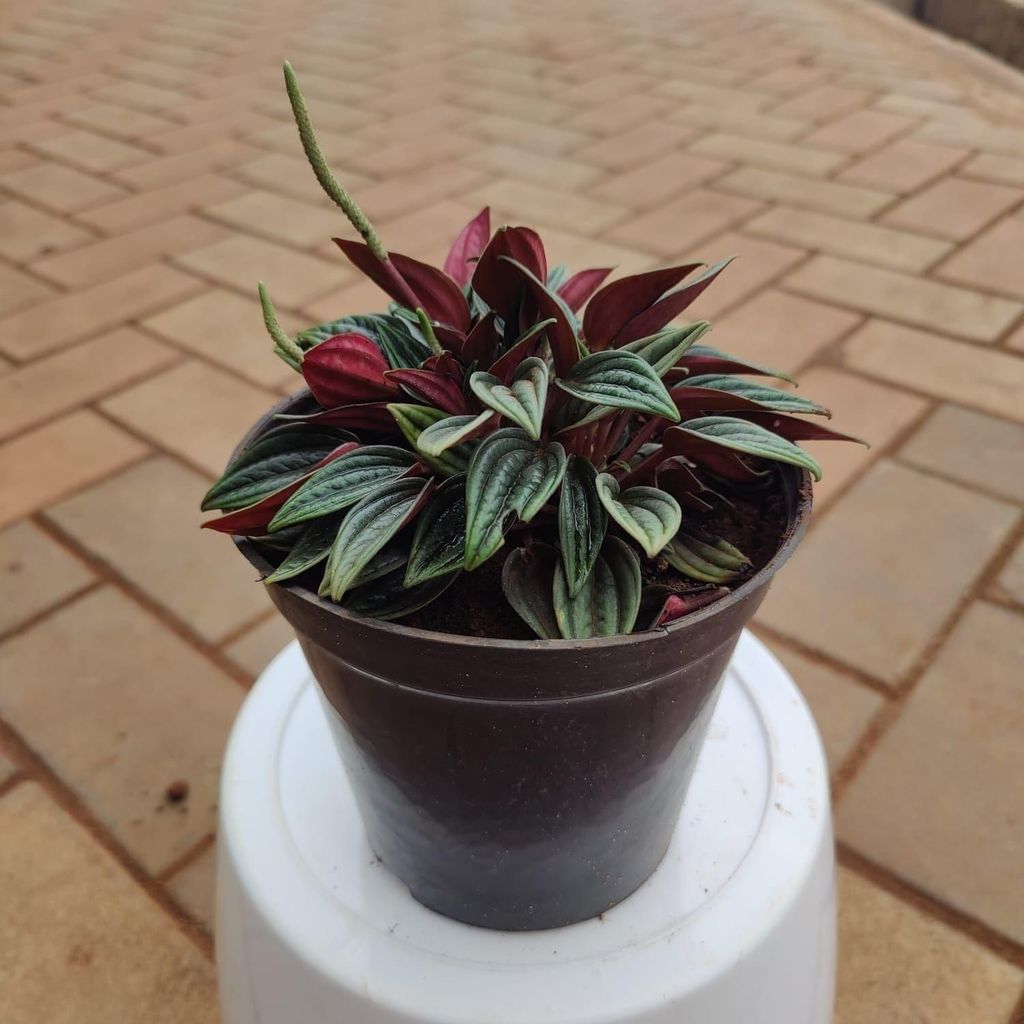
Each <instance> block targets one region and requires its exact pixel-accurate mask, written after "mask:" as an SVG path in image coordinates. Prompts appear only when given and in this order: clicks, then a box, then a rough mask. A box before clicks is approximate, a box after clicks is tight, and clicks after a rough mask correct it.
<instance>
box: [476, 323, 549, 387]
mask: <svg viewBox="0 0 1024 1024" xmlns="http://www.w3.org/2000/svg"><path fill="white" fill-rule="evenodd" d="M543 344H544V332H543V331H537V332H536V333H535V334H531V335H530V336H529V337H528V338H523V340H522V341H518V342H516V344H515V345H513V346H512V347H511V348H510V349H509V350H508V351H507V352H506V353H505V354H504V355H502V356H499V358H498V359H496V360H495V361H494V362H493V363H492V364H491V366H490V370H489V372H490V373H493V374H494V376H495V377H497V378H498V379H499V380H500V381H502V383H504V384H508V383H509V381H510V380H511V379H512V374H513V373H515V371H516V368H517V367H518V366H519V364H520V363H521V362H522V361H523V360H524V359H529V358H530V356H535V355H536V354H537V353H538V352H539V351H540V348H541V346H542V345H543Z"/></svg>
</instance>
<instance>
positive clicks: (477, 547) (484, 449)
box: [465, 427, 566, 569]
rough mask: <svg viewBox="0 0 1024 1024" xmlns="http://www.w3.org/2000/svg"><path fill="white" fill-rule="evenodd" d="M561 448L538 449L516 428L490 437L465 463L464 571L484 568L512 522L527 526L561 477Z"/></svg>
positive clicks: (562, 472) (551, 444)
mask: <svg viewBox="0 0 1024 1024" xmlns="http://www.w3.org/2000/svg"><path fill="white" fill-rule="evenodd" d="M565 462H566V459H565V449H564V448H563V447H562V446H561V445H560V444H558V443H557V442H554V441H551V442H549V443H548V444H546V445H540V444H538V443H537V441H535V440H534V439H533V438H531V437H530V435H529V434H527V433H526V431H525V430H521V429H520V428H519V427H504V428H502V429H501V430H496V431H494V433H492V434H489V435H488V436H487V437H486V438H484V440H483V441H481V442H480V445H479V446H478V447H477V449H476V451H475V452H474V453H473V458H472V459H471V460H470V463H469V470H468V475H467V480H466V559H465V567H466V568H467V569H475V568H477V567H478V566H480V565H483V563H484V562H486V561H487V559H488V558H490V557H491V555H493V554H494V552H495V551H497V550H498V549H499V548H500V547H501V546H502V544H504V543H505V536H504V533H505V529H506V528H507V526H508V525H509V523H510V521H511V520H512V519H513V518H514V517H518V518H519V519H520V520H522V521H523V522H524V523H528V522H529V521H530V520H531V519H532V518H533V517H534V516H535V515H536V514H537V513H538V512H539V511H540V510H541V508H542V507H543V505H544V503H545V502H546V501H547V500H548V499H549V498H550V497H551V495H552V494H554V492H555V489H556V488H557V487H558V485H559V484H560V483H561V482H562V476H563V475H564V473H565Z"/></svg>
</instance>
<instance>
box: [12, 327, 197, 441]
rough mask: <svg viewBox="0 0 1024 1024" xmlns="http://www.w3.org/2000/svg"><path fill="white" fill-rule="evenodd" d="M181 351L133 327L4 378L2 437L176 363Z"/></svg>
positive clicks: (49, 357) (76, 346)
mask: <svg viewBox="0 0 1024 1024" xmlns="http://www.w3.org/2000/svg"><path fill="white" fill-rule="evenodd" d="M176 358H177V353H176V352H175V351H174V350H173V349H170V348H168V347H167V346H166V345H161V344H160V343H159V342H157V341H154V340H153V339H151V338H147V337H145V336H144V335H142V334H140V333H139V332H138V331H134V330H132V329H131V328H129V327H123V328H121V329H119V330H116V331H114V332H113V333H111V334H108V335H105V336H103V337H101V338H97V339H95V340H94V341H88V342H84V343H83V344H81V345H75V346H73V347H72V348H69V349H66V350H65V351H63V352H59V353H57V354H55V355H52V356H48V357H46V358H43V359H39V360H36V361H35V362H33V363H29V364H28V365H27V366H24V367H21V368H20V369H17V370H13V371H12V372H10V373H7V374H5V375H4V376H3V377H0V438H4V437H9V436H10V435H12V434H16V433H18V432H19V431H21V430H24V429H25V428H26V427H31V426H34V425H35V424H37V423H41V422H43V421H45V420H48V419H51V418H52V417H54V416H56V415H59V414H60V413H63V412H67V411H68V410H70V409H74V408H75V407H76V406H79V405H83V404H85V403H86V402H91V401H93V400H94V399H96V398H101V397H103V396H104V395H107V394H109V393H110V392H112V391H116V390H117V389H118V388H120V387H123V386H125V385H126V384H131V383H133V382H134V381H136V380H138V379H139V378H140V377H144V376H145V375H146V374H148V373H154V372H156V371H157V370H160V369H162V368H164V367H165V366H167V365H169V364H170V363H173V362H174V361H175V359H176Z"/></svg>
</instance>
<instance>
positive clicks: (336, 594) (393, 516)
mask: <svg viewBox="0 0 1024 1024" xmlns="http://www.w3.org/2000/svg"><path fill="white" fill-rule="evenodd" d="M430 485H431V481H429V480H424V479H423V478H422V477H402V478H400V479H398V480H390V481H388V482H387V483H385V484H382V485H381V486H380V487H378V488H377V490H375V491H374V492H373V493H372V494H368V495H367V496H366V497H365V498H363V500H362V501H360V502H359V503H358V504H356V505H355V506H354V507H353V508H352V510H351V511H350V512H349V514H348V515H347V516H346V517H345V521H344V522H343V523H342V524H341V529H340V530H338V535H337V537H336V538H335V541H334V546H333V547H332V548H331V553H330V556H329V557H328V559H327V569H326V572H325V573H324V587H325V589H326V591H327V593H328V594H329V595H330V598H331V600H332V601H340V600H341V598H342V597H343V596H344V594H345V591H347V590H348V589H349V587H351V586H352V584H353V582H354V581H355V579H356V577H357V576H358V575H359V573H360V572H361V571H362V569H363V567H364V566H365V565H366V564H367V562H369V561H370V559H371V558H373V556H374V555H375V554H377V552H378V551H380V550H381V548H383V547H384V545H385V544H387V543H388V541H390V540H391V538H392V537H394V535H395V534H396V533H398V531H399V530H400V529H401V528H402V527H403V526H405V524H406V523H407V522H408V521H409V520H410V519H411V518H412V516H413V515H415V513H416V512H417V511H418V510H419V506H420V502H421V500H422V498H423V497H424V494H425V492H426V490H427V488H428V487H429V486H430Z"/></svg>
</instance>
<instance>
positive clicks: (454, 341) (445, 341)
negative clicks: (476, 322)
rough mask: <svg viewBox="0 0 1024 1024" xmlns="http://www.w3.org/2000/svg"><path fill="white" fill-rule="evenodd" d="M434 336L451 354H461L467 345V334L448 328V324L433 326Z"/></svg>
mask: <svg viewBox="0 0 1024 1024" xmlns="http://www.w3.org/2000/svg"><path fill="white" fill-rule="evenodd" d="M433 328H434V335H435V336H436V338H437V340H438V341H439V342H441V347H442V348H444V349H447V350H448V351H449V352H461V351H462V348H463V346H464V345H465V344H466V332H465V331H457V330H456V329H455V328H454V327H448V326H447V325H446V324H437V323H435V324H434V325H433Z"/></svg>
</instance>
